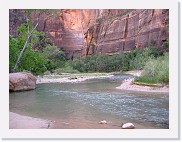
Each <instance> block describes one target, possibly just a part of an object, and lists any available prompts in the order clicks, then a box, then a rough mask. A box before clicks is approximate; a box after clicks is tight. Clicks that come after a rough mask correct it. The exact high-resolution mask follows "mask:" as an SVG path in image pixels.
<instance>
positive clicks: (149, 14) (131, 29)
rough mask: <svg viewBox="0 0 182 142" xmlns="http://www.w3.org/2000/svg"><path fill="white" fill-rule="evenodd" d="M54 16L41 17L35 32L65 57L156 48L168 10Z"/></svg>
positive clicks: (71, 12)
mask: <svg viewBox="0 0 182 142" xmlns="http://www.w3.org/2000/svg"><path fill="white" fill-rule="evenodd" d="M20 13H22V11H20ZM58 13H59V14H58V15H57V16H49V17H48V18H46V19H45V18H44V17H45V15H41V17H42V20H41V22H40V24H39V27H38V29H39V30H42V31H44V32H46V33H47V34H48V35H49V36H50V37H51V41H52V43H53V44H54V45H56V46H57V47H58V48H62V49H64V50H65V52H66V54H67V56H68V57H69V58H71V57H72V58H74V57H80V56H86V55H90V54H113V53H117V52H123V51H129V50H131V49H133V48H144V47H145V46H149V45H150V44H151V41H155V42H156V44H157V46H158V47H160V46H161V45H162V43H163V42H164V41H165V40H166V39H167V38H168V25H169V19H168V17H169V11H168V10H165V9H161V10H159V9H150V10H145V9H141V10H116V9H115V10H113V9H107V10H106V9H105V10H102V9H99V10H98V9H94V10H69V9H67V10H59V11H58ZM10 14H11V11H10ZM34 17H36V14H35V13H34V14H32V18H34ZM13 18H14V17H10V23H11V24H10V34H13V35H15V33H16V32H14V31H13V30H12V29H15V28H16V27H17V25H18V24H19V23H21V22H17V21H18V19H15V20H14V19H13ZM19 21H21V20H20V19H19Z"/></svg>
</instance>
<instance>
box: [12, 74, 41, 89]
mask: <svg viewBox="0 0 182 142" xmlns="http://www.w3.org/2000/svg"><path fill="white" fill-rule="evenodd" d="M36 80H37V79H36V77H35V76H33V75H32V74H31V73H27V72H18V73H10V74H9V90H10V91H26V90H33V89H35V87H36V86H35V85H36Z"/></svg>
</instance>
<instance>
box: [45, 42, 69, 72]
mask: <svg viewBox="0 0 182 142" xmlns="http://www.w3.org/2000/svg"><path fill="white" fill-rule="evenodd" d="M43 55H44V57H45V59H46V67H47V69H48V70H49V71H51V72H53V70H55V69H56V68H62V67H64V65H65V61H66V60H65V58H64V57H65V54H64V52H63V51H62V50H60V49H59V48H57V47H56V46H51V45H49V46H47V47H45V48H44V49H43Z"/></svg>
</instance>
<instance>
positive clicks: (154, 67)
mask: <svg viewBox="0 0 182 142" xmlns="http://www.w3.org/2000/svg"><path fill="white" fill-rule="evenodd" d="M136 81H137V82H145V83H166V84H168V83H169V56H168V54H167V53H166V54H165V55H164V56H161V57H158V58H157V59H151V60H149V61H148V62H147V63H146V65H145V67H144V71H143V72H142V76H141V77H138V78H136Z"/></svg>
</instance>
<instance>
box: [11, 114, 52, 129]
mask: <svg viewBox="0 0 182 142" xmlns="http://www.w3.org/2000/svg"><path fill="white" fill-rule="evenodd" d="M51 127H53V122H52V121H51V120H43V119H40V118H33V117H28V116H23V115H19V114H17V113H13V112H10V113H9V128H10V129H49V128H51Z"/></svg>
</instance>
